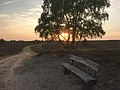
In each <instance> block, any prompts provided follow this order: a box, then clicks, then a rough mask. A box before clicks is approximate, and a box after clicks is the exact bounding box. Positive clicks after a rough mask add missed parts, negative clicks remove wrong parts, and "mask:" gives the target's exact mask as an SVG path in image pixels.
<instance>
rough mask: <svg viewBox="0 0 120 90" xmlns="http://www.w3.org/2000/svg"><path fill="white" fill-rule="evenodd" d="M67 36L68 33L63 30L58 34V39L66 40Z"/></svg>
mask: <svg viewBox="0 0 120 90" xmlns="http://www.w3.org/2000/svg"><path fill="white" fill-rule="evenodd" d="M68 36H69V35H68V33H64V32H63V33H62V34H61V35H60V39H61V40H63V41H66V40H67V39H68Z"/></svg>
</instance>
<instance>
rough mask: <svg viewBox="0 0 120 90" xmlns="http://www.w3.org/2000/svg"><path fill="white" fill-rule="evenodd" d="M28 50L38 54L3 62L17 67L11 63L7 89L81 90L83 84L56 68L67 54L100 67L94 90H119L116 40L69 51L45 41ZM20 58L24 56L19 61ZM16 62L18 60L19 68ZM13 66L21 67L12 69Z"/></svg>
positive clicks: (119, 55)
mask: <svg viewBox="0 0 120 90" xmlns="http://www.w3.org/2000/svg"><path fill="white" fill-rule="evenodd" d="M6 48H7V47H6ZM31 49H32V50H33V51H35V52H37V53H38V54H37V56H34V57H31V58H29V59H25V60H23V59H24V57H28V56H29V54H25V53H23V54H22V53H21V54H20V55H18V56H19V59H16V60H15V59H14V57H18V56H13V57H11V58H12V59H5V60H6V61H7V60H9V61H11V62H13V60H14V61H15V62H16V61H17V64H16V63H15V65H14V63H13V64H11V65H13V66H14V68H11V69H13V72H12V73H13V77H14V78H13V80H8V81H9V82H8V83H9V84H7V85H8V86H9V89H8V90H81V86H82V85H83V83H82V82H81V81H80V79H78V78H77V77H75V76H74V75H64V74H63V67H61V66H60V63H62V62H69V60H68V58H69V54H71V53H72V54H75V55H78V56H82V57H85V58H89V59H91V60H93V61H95V62H97V63H99V64H100V66H101V70H100V72H99V75H98V78H97V79H98V82H97V84H96V86H95V90H120V69H119V68H120V41H92V42H87V43H83V42H79V43H76V48H75V49H72V50H64V49H63V47H62V46H60V44H59V43H56V42H49V43H46V44H43V45H39V44H37V45H35V46H32V47H31ZM15 53H16V52H15ZM21 55H28V56H24V57H22V58H20V57H21ZM19 61H22V65H21V64H20V63H19ZM6 63H7V62H5V64H6ZM1 64H2V63H1ZM8 65H9V64H8ZM16 65H21V66H17V67H15V66H16ZM1 66H2V65H1ZM13 66H11V67H13ZM6 67H7V66H6ZM8 68H10V66H9V67H8ZM0 73H1V72H0ZM7 74H8V73H7ZM1 75H2V76H3V75H4V72H3V73H1V74H0V78H1ZM11 82H12V83H11ZM1 85H3V83H1ZM3 86H4V85H3ZM11 88H12V89H11ZM3 90H4V89H3ZM5 90H6V89H5Z"/></svg>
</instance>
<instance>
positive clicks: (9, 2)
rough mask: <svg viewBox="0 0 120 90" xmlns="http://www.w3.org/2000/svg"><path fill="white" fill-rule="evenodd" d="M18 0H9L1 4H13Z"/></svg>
mask: <svg viewBox="0 0 120 90" xmlns="http://www.w3.org/2000/svg"><path fill="white" fill-rule="evenodd" d="M17 1H19V0H13V1H8V2H5V3H2V4H0V6H4V5H8V4H12V3H15V2H17Z"/></svg>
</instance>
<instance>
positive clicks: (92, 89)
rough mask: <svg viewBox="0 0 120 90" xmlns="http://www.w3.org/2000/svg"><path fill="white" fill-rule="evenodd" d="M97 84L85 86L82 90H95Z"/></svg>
mask: <svg viewBox="0 0 120 90" xmlns="http://www.w3.org/2000/svg"><path fill="white" fill-rule="evenodd" d="M95 84H96V83H94V84H91V83H88V84H84V86H83V87H82V90H94V86H95Z"/></svg>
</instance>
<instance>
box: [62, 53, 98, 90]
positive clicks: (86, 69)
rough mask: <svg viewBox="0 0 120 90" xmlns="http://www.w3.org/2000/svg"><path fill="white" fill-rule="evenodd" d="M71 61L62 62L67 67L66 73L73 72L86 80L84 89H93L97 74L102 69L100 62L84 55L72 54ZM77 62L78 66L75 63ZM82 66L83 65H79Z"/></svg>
mask: <svg viewBox="0 0 120 90" xmlns="http://www.w3.org/2000/svg"><path fill="white" fill-rule="evenodd" d="M70 60H71V63H70V64H68V63H62V64H61V65H62V66H63V67H64V68H65V71H64V74H66V73H69V72H72V73H74V74H75V75H77V76H78V77H80V78H81V80H82V81H83V82H84V86H83V87H82V90H93V87H94V85H95V84H96V82H97V80H96V76H97V73H98V72H99V70H100V66H99V64H97V63H95V62H93V61H91V60H89V59H85V58H82V57H78V56H75V55H70ZM74 64H76V66H75V65H74ZM79 66H82V67H79Z"/></svg>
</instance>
